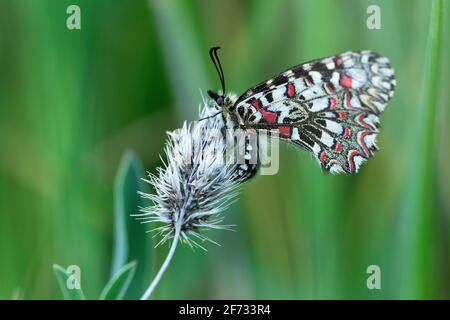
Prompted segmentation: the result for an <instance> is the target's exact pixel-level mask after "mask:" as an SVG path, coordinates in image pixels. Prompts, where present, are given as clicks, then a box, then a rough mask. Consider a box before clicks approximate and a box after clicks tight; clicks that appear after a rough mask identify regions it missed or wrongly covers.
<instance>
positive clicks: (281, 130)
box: [278, 127, 292, 138]
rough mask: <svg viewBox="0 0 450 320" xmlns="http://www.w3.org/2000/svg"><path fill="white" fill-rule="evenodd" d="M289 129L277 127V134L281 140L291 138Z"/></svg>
mask: <svg viewBox="0 0 450 320" xmlns="http://www.w3.org/2000/svg"><path fill="white" fill-rule="evenodd" d="M291 131H292V128H291V127H279V128H278V132H279V133H280V135H281V136H282V137H283V138H290V137H291Z"/></svg>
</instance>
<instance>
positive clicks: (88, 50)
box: [0, 0, 450, 299]
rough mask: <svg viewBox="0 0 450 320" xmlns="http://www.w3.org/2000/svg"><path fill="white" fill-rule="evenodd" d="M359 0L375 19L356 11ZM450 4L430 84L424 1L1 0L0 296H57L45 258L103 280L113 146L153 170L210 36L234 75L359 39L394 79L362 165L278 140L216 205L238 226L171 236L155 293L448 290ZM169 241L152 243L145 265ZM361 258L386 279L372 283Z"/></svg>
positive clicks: (247, 78) (256, 72)
mask: <svg viewBox="0 0 450 320" xmlns="http://www.w3.org/2000/svg"><path fill="white" fill-rule="evenodd" d="M70 4H77V5H79V6H80V8H81V26H82V29H81V30H68V29H67V28H66V19H67V17H68V14H66V8H67V7H68V6H69V5H70ZM370 4H377V5H379V6H380V8H381V23H382V28H381V30H368V29H367V27H366V19H367V17H368V14H367V13H366V9H367V7H368V5H370ZM449 9H450V8H449V3H448V1H444V6H443V8H442V12H441V15H442V17H443V18H444V20H443V28H442V30H443V33H442V36H441V39H442V42H441V57H442V59H441V60H440V64H439V66H438V69H439V73H438V75H437V76H438V78H437V79H438V80H437V81H436V83H435V84H434V83H433V82H429V81H428V78H427V76H426V75H427V72H426V71H424V66H425V61H426V54H425V52H426V46H427V35H428V26H429V23H430V15H431V1H425V0H423V1H419V0H415V1H411V0H395V1H392V0H390V1H388V0H385V1H381V0H380V1H377V0H371V1H365V0H362V1H360V0H341V1H331V0H330V1H327V0H320V1H317V0H314V1H313V0H304V1H300V0H290V1H289V0H286V1H273V0H252V1H238V0H226V1H225V0H224V1H218V0H216V1H210V0H208V1H207V0H203V1H201V0H198V1H187V0H179V1H174V0H149V1H144V0H135V1H114V0H109V1H106V0H95V1H93V0H85V1H81V0H67V1H66V0H41V1H36V0H0V147H1V149H0V150H1V151H0V152H1V156H0V298H2V299H11V298H21V299H60V298H62V295H61V293H60V291H59V289H58V286H57V282H56V280H55V278H54V275H53V273H52V268H51V266H52V264H53V263H58V264H61V265H62V266H68V265H79V266H80V267H81V271H82V275H81V282H82V286H83V288H84V293H85V294H86V296H87V297H88V298H96V297H98V295H99V293H100V291H101V289H102V287H103V286H104V284H105V283H106V281H107V280H108V278H109V273H110V266H111V260H112V247H113V241H114V240H113V239H114V232H113V229H114V201H115V200H114V197H113V194H114V181H115V176H116V172H117V169H118V167H119V163H120V159H121V157H122V155H123V154H124V152H125V151H126V150H132V151H133V152H134V153H135V154H136V155H137V157H139V158H140V160H141V161H142V165H143V167H144V168H145V169H146V170H148V171H151V172H156V171H155V169H156V167H157V166H159V165H161V161H160V159H159V155H160V154H162V150H163V146H164V142H165V137H166V135H165V132H166V131H168V130H173V129H175V128H177V127H180V126H181V125H182V122H183V121H184V120H185V119H188V120H192V119H195V118H196V117H197V111H198V105H199V103H200V102H201V94H200V91H202V92H203V93H204V92H205V91H206V90H207V89H219V83H218V80H217V76H216V74H215V71H214V68H213V67H212V65H211V63H210V60H209V56H208V49H209V48H210V47H211V46H216V45H220V46H222V50H221V52H220V55H221V58H222V65H223V67H224V70H225V77H226V80H227V87H228V88H229V89H230V90H233V91H234V92H236V93H242V92H243V91H244V90H246V89H247V88H249V87H250V86H252V85H255V84H256V83H259V82H260V81H262V80H264V79H266V78H268V77H270V76H272V75H274V74H276V73H278V72H280V71H282V70H284V69H286V68H288V67H290V66H292V65H295V64H298V63H301V62H304V61H306V60H310V59H315V58H319V57H324V56H327V55H331V54H336V53H340V52H344V51H347V50H361V49H369V50H373V51H377V52H379V53H382V54H384V55H386V56H387V57H389V59H390V60H391V62H392V64H393V66H394V68H395V70H396V77H397V83H398V87H397V90H396V93H395V96H394V99H393V100H392V102H391V103H389V105H388V108H387V109H386V111H385V112H384V114H383V115H382V117H381V122H382V130H381V133H380V135H379V139H378V141H379V146H380V148H381V151H380V152H379V153H378V154H377V155H376V157H375V158H374V159H372V160H371V161H369V162H368V163H366V164H365V165H364V166H363V168H362V170H361V172H360V173H359V174H357V175H354V176H331V175H324V174H323V173H322V172H321V170H320V168H319V166H318V165H317V164H316V163H315V161H314V160H313V159H311V157H310V156H309V155H307V154H306V153H304V152H300V151H297V150H296V149H294V148H292V147H289V146H286V145H283V146H282V147H281V155H280V162H281V164H280V170H279V173H278V174H277V175H275V176H258V177H256V178H255V179H254V180H253V181H251V182H250V183H248V184H246V185H245V186H244V188H243V192H242V196H241V198H240V200H239V201H238V202H237V203H236V204H235V205H233V206H232V207H231V208H230V209H229V210H228V211H227V219H226V221H227V222H228V223H232V224H236V225H237V227H236V231H237V232H227V231H214V232H210V233H209V236H211V237H212V238H213V239H215V240H216V241H218V242H220V243H221V245H222V246H221V247H217V246H214V245H209V244H207V248H208V252H202V251H201V250H200V251H198V250H197V251H192V250H190V249H189V248H188V247H187V246H186V245H181V246H179V248H178V251H177V252H176V254H175V258H174V260H173V261H172V264H171V266H170V268H169V270H168V272H167V274H166V275H165V276H164V278H163V279H162V282H161V284H160V286H159V287H158V288H157V290H156V292H155V298H158V299H169V298H179V299H184V298H193V299H197V298H205V299H215V298H257V299H260V298H261V299H262V298H267V299H315V298H322V299H329V298H338V299H342V298H351V299H380V298H389V299H391V298H427V299H428V298H450V252H449V250H450V233H449V227H450V184H449V181H450V169H449V167H450V166H449V165H448V159H449V157H450V149H449V144H448V142H447V141H446V140H447V139H448V137H449V134H450V127H449V125H448V122H449V121H450V113H449V111H448V102H449V101H450V99H449V98H450V91H449V90H448V83H449V81H450V76H449V75H450V62H449V61H448V57H449V54H450V45H449V32H448V30H449V27H450V25H449V21H448V17H449V16H450V15H449V14H450V11H449ZM431 77H433V75H431ZM430 83H432V84H433V85H430ZM436 92H437V93H438V94H437V96H436V95H435V93H436ZM427 96H428V97H431V100H433V99H432V97H436V104H435V109H434V107H433V106H430V105H428V102H429V101H430V99H428V100H427V98H426V97H427ZM429 110H431V111H430V112H428V111H429ZM424 114H425V115H424ZM424 123H425V127H426V128H425V129H424V128H423V126H424ZM142 175H144V172H143V171H142ZM142 188H143V187H142ZM133 194H134V190H133ZM132 213H135V212H129V214H132ZM129 219H130V220H132V218H129ZM128 223H131V222H128ZM133 223H135V222H134V221H133ZM147 227H149V226H147ZM142 234H143V232H142V231H139V230H138V231H136V232H133V233H132V234H131V235H130V237H131V238H133V237H135V240H131V242H133V241H138V240H136V239H139V238H141V239H142ZM147 238H148V239H149V238H150V237H149V236H148V237H147ZM148 239H147V241H149V240H148ZM139 241H142V240H139ZM167 249H168V248H167V245H165V246H162V247H161V248H158V249H157V250H155V251H154V252H153V254H152V257H153V258H152V261H153V262H152V264H153V269H152V271H151V272H152V274H154V272H155V270H156V269H155V268H156V267H157V266H159V265H160V263H161V261H162V259H163V258H164V254H165V253H166V252H167ZM148 250H149V254H150V252H151V251H152V250H150V249H148ZM369 265H378V266H380V268H381V283H382V288H381V290H368V289H367V287H366V279H367V277H368V274H367V273H366V269H367V267H368V266H369ZM141 271H142V270H141ZM144 271H145V270H144ZM146 274H148V275H149V274H150V268H148V271H147V272H146ZM137 285H138V286H139V285H140V286H141V289H136V290H137V292H138V291H139V290H142V288H143V287H144V286H145V285H146V283H144V282H142V283H138V284H137ZM137 296H138V295H136V296H134V297H137Z"/></svg>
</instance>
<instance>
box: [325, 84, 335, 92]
mask: <svg viewBox="0 0 450 320" xmlns="http://www.w3.org/2000/svg"><path fill="white" fill-rule="evenodd" d="M325 88H326V90H327V91H328V93H333V92H334V87H333V85H332V84H331V83H326V84H325Z"/></svg>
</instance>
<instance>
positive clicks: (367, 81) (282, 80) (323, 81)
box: [208, 47, 396, 179]
mask: <svg viewBox="0 0 450 320" xmlns="http://www.w3.org/2000/svg"><path fill="white" fill-rule="evenodd" d="M218 49H220V47H214V48H211V50H210V52H209V53H210V57H211V60H212V61H213V63H214V65H215V67H216V70H217V72H218V74H219V78H220V81H221V84H222V92H221V93H219V92H213V91H210V90H209V91H208V95H209V96H210V98H212V99H213V101H214V102H215V106H216V107H217V108H218V109H219V110H220V113H222V116H223V119H224V121H225V123H226V124H227V126H231V127H232V128H241V129H243V130H262V129H264V130H270V131H272V132H274V131H275V132H276V133H277V134H278V136H279V138H280V139H282V140H284V141H287V142H289V143H291V144H293V145H295V146H298V147H300V148H301V149H304V150H306V151H308V152H309V153H311V154H312V155H313V156H314V158H315V159H316V160H317V161H318V163H319V164H320V166H321V167H322V169H323V170H324V171H326V172H331V173H355V172H357V171H358V170H359V168H360V166H361V164H362V163H363V162H365V161H366V160H368V159H370V158H371V157H373V155H374V153H375V151H377V150H378V147H377V145H376V136H377V134H378V130H379V127H380V120H379V115H380V114H381V113H382V112H383V110H384V109H385V107H386V104H387V102H388V101H389V100H390V99H391V98H392V97H393V95H394V90H395V86H396V80H395V77H394V70H393V68H392V67H391V64H390V62H389V60H388V59H387V58H386V57H384V56H381V55H379V54H377V53H375V52H372V51H349V52H345V53H342V54H338V55H335V56H329V57H326V58H322V59H317V60H312V61H309V62H306V63H303V64H299V65H297V66H294V67H292V68H289V69H287V70H285V71H283V72H281V73H280V74H278V75H276V76H274V77H272V78H270V79H268V80H266V81H264V82H261V83H260V84H258V85H256V86H254V87H252V88H250V89H248V90H247V91H246V92H244V93H243V94H242V95H241V96H239V97H238V98H237V99H233V98H232V97H231V96H230V95H226V94H225V79H224V75H223V70H222V66H221V64H220V60H219V59H218V56H217V50H218ZM247 158H248V157H246V163H244V164H241V165H240V168H239V173H238V175H239V177H240V178H243V179H248V178H251V177H252V176H254V175H255V173H256V172H257V170H258V167H259V162H256V163H254V162H255V161H253V164H252V161H249V159H247Z"/></svg>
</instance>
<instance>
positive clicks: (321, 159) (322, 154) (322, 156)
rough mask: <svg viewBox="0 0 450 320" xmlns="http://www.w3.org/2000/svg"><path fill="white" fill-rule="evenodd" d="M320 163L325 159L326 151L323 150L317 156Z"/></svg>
mask: <svg viewBox="0 0 450 320" xmlns="http://www.w3.org/2000/svg"><path fill="white" fill-rule="evenodd" d="M319 160H320V163H324V162H325V161H326V160H327V153H326V152H325V150H323V151H322V152H321V153H320V156H319Z"/></svg>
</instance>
